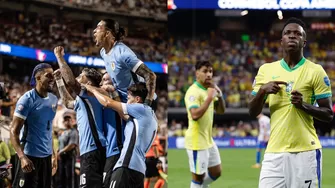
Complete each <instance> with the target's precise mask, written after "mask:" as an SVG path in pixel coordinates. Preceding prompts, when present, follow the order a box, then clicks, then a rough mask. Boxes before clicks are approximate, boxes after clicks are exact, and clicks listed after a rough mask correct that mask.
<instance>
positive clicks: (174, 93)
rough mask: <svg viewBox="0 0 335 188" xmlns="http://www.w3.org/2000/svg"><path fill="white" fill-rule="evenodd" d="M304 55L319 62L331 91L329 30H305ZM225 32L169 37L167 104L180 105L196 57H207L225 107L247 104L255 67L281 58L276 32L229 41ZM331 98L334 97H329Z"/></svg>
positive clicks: (334, 49)
mask: <svg viewBox="0 0 335 188" xmlns="http://www.w3.org/2000/svg"><path fill="white" fill-rule="evenodd" d="M307 35H308V42H307V45H306V48H305V50H304V53H305V57H307V58H308V59H310V60H312V61H314V62H316V63H318V64H321V65H322V66H323V67H324V69H325V70H326V72H327V74H328V75H329V77H330V80H331V83H332V86H333V87H332V88H333V92H334V91H335V87H334V86H335V82H334V80H335V63H334V62H335V61H334V60H335V43H334V42H333V40H332V38H334V35H333V32H332V31H328V32H327V31H313V32H312V31H311V32H308V34H307ZM231 38H234V37H229V34H225V35H222V33H221V32H211V34H210V36H202V37H197V38H196V39H190V38H182V39H179V38H173V37H171V38H170V40H169V47H170V48H169V54H168V62H169V82H168V83H169V85H168V90H169V106H170V107H184V106H185V104H184V100H183V98H184V95H185V92H186V90H187V88H188V86H190V85H191V83H193V81H194V78H193V75H194V63H195V61H196V60H210V61H211V62H212V63H213V65H214V81H215V82H216V84H217V85H218V86H219V87H220V88H221V89H222V92H223V93H224V97H225V99H226V102H227V106H228V107H229V108H240V107H247V104H248V96H249V94H250V92H251V90H252V83H253V79H254V77H255V74H256V73H257V70H258V68H259V67H260V66H261V65H262V64H264V63H269V62H273V61H276V60H279V59H280V58H281V47H280V41H279V39H280V32H269V33H255V34H253V35H250V37H249V39H247V40H242V39H240V40H237V41H233V40H230V39H231ZM333 101H335V97H334V96H333Z"/></svg>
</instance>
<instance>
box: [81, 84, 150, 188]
mask: <svg viewBox="0 0 335 188" xmlns="http://www.w3.org/2000/svg"><path fill="white" fill-rule="evenodd" d="M86 88H87V90H88V91H90V92H92V93H93V94H94V95H95V96H96V97H97V99H98V100H99V102H100V103H101V104H102V105H103V106H105V107H108V108H113V109H114V110H115V111H117V112H118V113H120V114H123V115H125V116H128V120H127V125H126V127H125V131H124V134H125V141H124V143H123V148H122V150H121V155H120V158H119V160H118V161H117V163H116V165H115V167H114V171H113V174H112V178H111V184H110V185H111V187H115V188H116V187H117V188H137V187H138V188H142V187H143V185H144V174H145V169H146V166H145V154H146V153H147V152H148V150H149V148H150V147H151V145H152V142H153V140H154V138H155V136H156V133H157V119H156V116H155V113H154V111H153V110H152V108H151V107H149V106H148V105H147V104H144V100H145V98H146V96H147V95H148V90H147V88H146V85H145V83H142V82H139V83H136V84H133V85H131V86H130V87H129V88H128V101H127V103H122V102H118V101H114V100H113V99H111V98H110V97H108V96H106V95H103V94H101V93H100V92H99V91H97V89H96V88H94V87H92V86H86Z"/></svg>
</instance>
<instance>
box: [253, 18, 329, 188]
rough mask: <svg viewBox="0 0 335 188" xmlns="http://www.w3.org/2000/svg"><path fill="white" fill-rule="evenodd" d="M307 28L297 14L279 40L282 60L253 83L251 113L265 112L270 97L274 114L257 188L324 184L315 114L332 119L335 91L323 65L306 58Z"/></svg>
mask: <svg viewBox="0 0 335 188" xmlns="http://www.w3.org/2000/svg"><path fill="white" fill-rule="evenodd" d="M304 28H305V24H304V23H303V22H302V21H301V20H299V19H297V18H290V19H289V20H288V21H287V22H286V24H285V25H284V28H283V31H282V38H281V46H282V49H283V57H284V58H283V59H281V60H279V61H276V62H273V63H267V64H264V65H262V66H261V67H260V68H259V70H258V73H257V76H256V78H255V81H254V87H253V91H252V97H251V101H250V103H249V113H250V115H251V116H257V115H258V114H260V113H261V111H262V108H263V106H264V101H265V99H266V98H268V101H269V106H270V112H271V133H270V139H269V142H268V146H267V149H266V151H265V155H264V160H263V162H262V169H261V173H260V178H259V188H274V187H276V188H286V187H287V188H296V187H306V188H307V187H308V188H315V187H318V188H319V187H321V175H322V173H321V169H322V168H321V167H322V156H321V144H320V141H319V139H318V136H317V134H316V131H315V128H314V126H313V118H316V119H318V120H320V121H324V122H330V121H331V120H332V119H333V112H332V107H331V97H332V93H331V87H330V81H329V78H328V76H327V74H326V72H325V71H324V69H323V68H322V67H321V66H320V65H318V64H315V63H313V62H311V61H309V60H308V59H306V58H305V57H304V56H303V48H304V47H305V45H306V32H305V29H304ZM315 102H316V103H317V104H318V107H317V106H316V105H315Z"/></svg>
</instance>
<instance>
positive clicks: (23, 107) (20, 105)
mask: <svg viewBox="0 0 335 188" xmlns="http://www.w3.org/2000/svg"><path fill="white" fill-rule="evenodd" d="M31 106H32V102H31V100H30V99H29V98H28V96H27V95H23V96H22V97H20V99H19V100H18V102H17V103H16V107H15V111H14V116H16V117H19V118H21V119H23V120H26V119H27V116H28V114H29V112H30V110H31V109H30V108H31Z"/></svg>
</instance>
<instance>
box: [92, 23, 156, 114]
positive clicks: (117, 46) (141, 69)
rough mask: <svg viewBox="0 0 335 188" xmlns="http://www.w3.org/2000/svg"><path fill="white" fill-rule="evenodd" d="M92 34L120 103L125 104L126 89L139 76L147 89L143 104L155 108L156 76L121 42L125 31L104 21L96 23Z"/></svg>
mask: <svg viewBox="0 0 335 188" xmlns="http://www.w3.org/2000/svg"><path fill="white" fill-rule="evenodd" d="M93 34H94V41H95V42H96V46H98V47H102V49H101V50H100V55H101V57H102V58H103V59H104V62H105V67H106V70H107V72H108V74H109V75H110V77H111V78H112V81H113V85H114V86H115V88H116V89H117V90H118V92H119V93H120V95H121V100H122V102H127V89H128V87H129V86H130V85H132V84H133V83H136V82H138V80H139V78H138V76H137V75H139V76H140V79H141V77H142V78H144V81H145V83H146V87H147V89H148V96H147V97H146V99H145V101H144V103H146V104H148V105H152V107H153V108H155V105H156V102H153V100H154V98H155V88H156V75H155V73H153V72H152V71H151V70H150V69H149V68H148V67H147V66H146V65H145V64H144V63H143V62H142V61H141V60H139V59H138V58H137V56H136V55H135V53H134V52H133V51H132V50H131V49H130V48H129V47H128V46H126V45H125V44H124V43H123V42H122V40H123V38H124V37H125V30H124V29H123V28H122V27H120V26H119V23H118V22H116V21H114V20H111V19H104V20H101V21H100V22H99V23H98V25H97V28H96V29H95V30H94V31H93ZM154 110H155V109H154Z"/></svg>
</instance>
